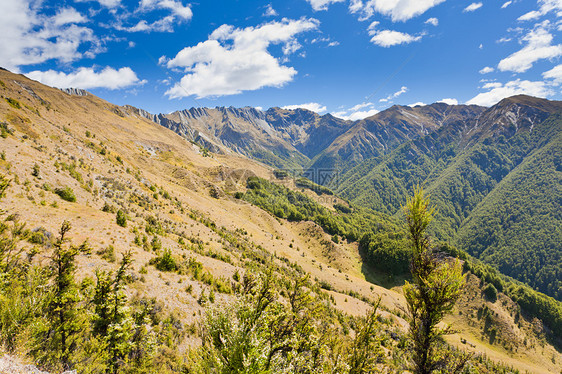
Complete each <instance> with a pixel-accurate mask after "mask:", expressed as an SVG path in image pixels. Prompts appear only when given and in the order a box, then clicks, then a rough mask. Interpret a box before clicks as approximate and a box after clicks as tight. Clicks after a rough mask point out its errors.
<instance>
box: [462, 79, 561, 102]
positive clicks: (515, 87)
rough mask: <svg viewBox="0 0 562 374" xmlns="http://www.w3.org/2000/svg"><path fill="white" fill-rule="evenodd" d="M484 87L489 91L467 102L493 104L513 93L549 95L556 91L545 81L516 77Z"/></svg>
mask: <svg viewBox="0 0 562 374" xmlns="http://www.w3.org/2000/svg"><path fill="white" fill-rule="evenodd" d="M483 88H484V89H489V91H487V92H483V93H479V94H478V95H476V96H475V97H473V98H472V99H470V100H469V101H468V102H467V104H469V105H470V104H475V105H482V106H492V105H494V104H496V103H497V102H499V101H500V100H502V99H505V98H506V97H510V96H513V95H520V94H525V95H531V96H538V97H548V96H550V95H552V94H554V92H553V91H552V89H551V88H550V87H548V85H547V84H546V83H545V82H541V81H535V82H532V81H528V80H520V79H516V80H513V81H510V82H507V83H506V84H502V83H498V82H493V83H487V84H485V85H484V86H483Z"/></svg>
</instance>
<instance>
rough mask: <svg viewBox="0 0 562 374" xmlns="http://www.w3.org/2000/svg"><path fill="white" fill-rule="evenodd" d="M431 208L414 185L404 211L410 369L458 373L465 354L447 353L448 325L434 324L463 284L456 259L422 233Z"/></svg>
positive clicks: (418, 373)
mask: <svg viewBox="0 0 562 374" xmlns="http://www.w3.org/2000/svg"><path fill="white" fill-rule="evenodd" d="M434 212H435V209H434V208H431V207H430V205H429V200H428V199H427V198H426V197H425V195H424V191H423V188H421V187H417V188H415V190H414V196H413V197H411V198H410V199H408V201H407V204H406V207H405V213H406V222H407V226H408V231H409V233H410V240H411V248H412V262H411V272H412V278H413V283H408V282H406V285H405V286H404V296H405V297H406V302H407V304H408V310H409V313H410V316H409V317H410V321H409V322H410V331H409V334H410V338H411V339H412V343H413V361H414V365H413V366H414V367H413V371H414V373H416V374H430V373H433V372H436V371H438V370H439V371H441V372H445V371H447V372H451V373H458V372H460V371H461V370H462V368H463V367H464V364H465V362H466V361H467V360H468V358H469V356H461V357H460V359H459V358H458V357H459V356H458V355H456V356H454V357H453V355H451V354H449V353H450V351H449V350H448V349H447V348H446V346H445V345H444V342H443V339H442V338H443V336H444V335H446V334H449V333H450V328H449V327H447V328H444V329H442V328H439V327H438V326H437V325H438V324H439V322H441V320H442V319H443V317H444V315H445V313H447V312H450V311H451V309H452V308H453V306H454V305H455V302H456V301H457V299H458V297H459V296H460V293H461V290H462V287H463V285H464V278H463V275H462V269H461V265H460V263H459V261H458V260H454V261H453V260H449V259H446V258H442V257H440V255H439V254H438V253H436V251H434V249H433V248H432V244H431V241H430V239H429V237H428V236H427V235H426V229H427V227H428V226H429V224H430V222H431V220H432V218H433V216H434Z"/></svg>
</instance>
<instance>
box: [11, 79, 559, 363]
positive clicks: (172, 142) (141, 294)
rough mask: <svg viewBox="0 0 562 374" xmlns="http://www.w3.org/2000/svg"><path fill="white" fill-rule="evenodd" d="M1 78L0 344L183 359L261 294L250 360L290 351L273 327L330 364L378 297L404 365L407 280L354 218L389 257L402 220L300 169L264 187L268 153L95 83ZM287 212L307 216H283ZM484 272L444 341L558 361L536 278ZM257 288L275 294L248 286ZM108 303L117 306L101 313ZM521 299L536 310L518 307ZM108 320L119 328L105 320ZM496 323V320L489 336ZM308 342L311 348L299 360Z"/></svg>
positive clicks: (386, 334)
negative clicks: (203, 132)
mask: <svg viewBox="0 0 562 374" xmlns="http://www.w3.org/2000/svg"><path fill="white" fill-rule="evenodd" d="M0 81H1V83H0V95H1V96H2V97H1V98H0V99H1V100H0V122H3V123H5V124H4V125H3V126H2V128H3V131H2V137H0V154H1V156H2V157H1V158H0V174H1V175H2V176H4V177H5V179H7V180H9V181H10V182H9V186H8V187H7V189H6V190H5V191H3V192H5V196H3V197H2V199H1V200H0V209H1V213H0V215H1V225H0V226H1V230H0V231H1V233H0V247H1V248H2V257H1V262H2V266H1V268H0V271H1V272H2V276H1V279H2V282H0V300H1V302H0V335H1V336H0V338H1V340H2V346H1V349H2V350H3V351H9V352H11V353H13V354H18V355H20V356H21V357H23V358H25V359H27V360H29V361H35V362H39V363H40V364H41V367H43V368H49V369H51V370H53V371H56V370H60V371H62V370H63V369H66V368H77V369H79V372H81V373H82V372H83V373H86V372H100V371H105V370H107V368H108V367H109V368H112V369H115V367H117V372H135V373H139V372H154V371H155V370H157V371H158V372H163V373H165V372H186V371H187V370H195V369H196V368H197V365H198V363H201V362H203V361H202V360H201V359H200V358H201V357H202V356H201V355H202V354H203V353H204V352H202V351H201V349H203V348H201V347H202V345H201V343H202V341H206V342H209V340H208V339H209V337H210V336H213V335H212V332H213V331H217V330H216V329H215V330H213V326H215V327H216V326H217V324H216V323H215V322H217V321H219V322H220V321H227V322H228V321H230V322H232V321H244V319H243V317H244V315H248V314H247V313H251V312H252V311H255V310H256V308H255V306H256V305H258V304H256V303H255V301H256V299H255V296H256V295H259V294H264V295H266V296H267V300H270V301H268V303H267V307H266V308H265V309H263V310H265V313H264V314H263V315H260V316H263V318H261V317H260V318H258V319H256V320H255V321H258V324H257V325H251V324H250V325H244V326H249V327H252V326H255V327H256V329H254V330H252V331H259V332H260V334H258V335H248V334H245V335H244V334H240V335H235V336H238V337H244V336H250V337H251V338H252V341H253V342H258V343H259V344H256V345H252V347H255V348H256V349H255V350H252V352H255V353H256V356H252V357H257V358H263V357H264V355H265V357H267V356H268V355H269V353H270V352H272V351H271V350H268V349H269V348H270V347H276V346H280V345H282V346H283V347H288V348H283V349H292V347H294V345H291V344H293V343H288V344H284V342H283V341H280V340H271V339H270V340H267V339H266V337H268V336H269V337H276V336H279V337H282V338H283V339H285V338H287V341H288V342H297V343H302V344H305V343H306V344H308V345H306V349H303V351H302V355H300V354H298V355H295V356H294V357H295V360H293V361H285V358H286V357H288V356H284V355H281V354H278V353H275V352H278V351H275V352H274V353H273V354H272V360H274V362H276V365H277V364H279V363H281V364H284V363H287V365H289V364H290V365H296V364H298V363H303V364H306V365H313V366H315V368H319V367H322V368H325V369H326V371H330V370H329V369H330V368H331V367H332V366H330V365H332V364H333V362H334V360H335V358H337V357H339V358H341V361H338V362H349V361H347V360H348V358H349V356H350V347H353V344H355V343H354V342H355V340H354V337H355V336H357V335H358V334H357V332H360V331H362V329H363V326H365V321H366V320H368V318H367V317H368V316H369V311H370V310H371V309H372V307H373V305H374V304H376V302H377V300H378V299H379V298H380V300H381V303H380V306H379V308H378V312H377V314H376V315H374V316H375V317H376V318H375V319H376V324H375V325H374V326H376V329H375V331H374V332H373V334H372V336H375V337H376V339H375V341H374V342H373V347H374V348H376V349H369V350H368V351H369V352H371V353H370V354H372V356H370V357H371V358H373V357H374V358H376V364H377V365H379V366H377V368H378V369H380V370H381V371H383V370H387V371H392V370H394V371H404V370H405V365H406V364H407V363H408V354H409V353H408V352H409V351H408V342H407V340H406V339H405V336H406V335H405V333H406V330H405V327H406V326H407V324H406V322H405V320H404V317H405V303H404V298H403V297H402V295H401V289H400V286H401V283H400V279H398V280H396V279H395V281H394V282H393V284H392V285H390V284H389V283H391V282H388V274H387V273H385V272H383V271H382V270H383V269H380V267H379V268H377V267H376V266H374V267H373V266H368V265H366V262H365V261H363V259H362V255H363V257H365V251H364V248H363V247H362V249H361V250H360V249H359V243H358V242H357V241H356V239H360V238H361V237H362V235H361V234H363V233H364V232H365V231H371V232H372V233H373V234H377V233H379V234H381V235H383V236H384V237H383V238H382V239H381V238H374V239H373V240H369V243H375V244H373V245H372V246H371V248H367V249H368V251H371V252H373V253H374V254H375V257H373V258H387V259H388V260H387V261H391V260H390V259H392V258H393V256H394V253H395V252H396V251H395V250H394V248H393V245H394V244H395V243H396V240H395V239H396V237H395V236H394V235H401V234H400V233H401V232H402V231H403V229H402V228H401V223H400V221H394V220H393V219H389V218H388V217H386V216H385V215H382V214H380V213H374V212H369V211H363V210H362V209H359V208H357V207H355V206H354V205H349V204H347V203H346V202H345V201H343V200H341V199H339V198H338V197H336V196H334V195H331V194H326V191H324V190H321V189H318V188H316V186H314V185H313V184H308V183H304V181H301V182H298V183H296V185H298V187H297V186H296V185H290V186H289V188H288V189H287V188H285V187H282V186H280V185H279V184H281V183H284V182H285V181H282V180H275V181H274V182H275V183H270V182H267V181H266V180H265V179H266V178H270V176H271V175H272V174H273V171H272V170H270V169H268V168H265V167H263V165H261V164H259V163H256V162H253V161H251V160H249V159H247V158H244V157H240V156H237V155H233V154H213V153H209V152H203V151H202V149H201V148H200V147H198V146H196V145H194V144H193V143H191V142H188V141H186V140H185V139H183V138H182V137H180V136H178V135H176V134H175V133H173V132H172V131H169V130H166V129H163V128H162V127H161V126H159V125H157V124H156V123H153V122H150V121H148V120H146V119H145V118H143V117H141V116H137V115H134V114H130V113H127V112H126V111H123V110H122V108H120V107H117V106H114V105H112V104H110V103H107V102H105V101H103V100H100V99H99V98H96V97H95V96H92V95H86V96H80V97H78V96H71V95H68V94H66V93H64V92H61V91H60V90H57V89H53V88H49V87H45V86H42V85H40V84H38V83H37V82H33V81H30V80H28V79H26V78H24V77H22V76H19V75H15V74H11V73H9V72H6V71H0ZM256 177H259V178H261V179H256ZM248 179H249V180H250V181H256V182H257V183H256V187H257V186H259V188H251V187H252V185H251V183H250V184H249V183H248ZM3 180H4V179H3ZM315 190H316V191H319V193H320V195H318V194H317V193H316V192H315ZM237 192H238V194H237ZM235 196H238V197H244V199H245V198H246V197H248V200H250V197H251V198H255V199H256V201H255V204H251V203H249V202H247V201H245V200H244V199H237V198H236V197H235ZM260 196H261V198H262V203H259V201H258V198H259V197H260ZM273 197H275V199H279V204H277V203H275V202H274V200H272V198H273ZM258 205H260V206H258ZM270 207H273V208H274V209H273V210H271V209H270ZM275 208H277V209H275ZM285 208H286V210H285ZM270 212H271V213H270ZM291 212H292V213H293V214H296V213H295V212H299V213H300V214H302V217H299V216H298V214H297V215H296V216H295V217H294V218H295V219H290V220H289V219H288V218H289V215H286V214H287V213H291ZM281 217H286V218H281ZM65 220H67V221H69V222H70V225H71V229H70V231H68V232H66V233H65V239H68V241H67V240H64V241H62V240H61V241H59V240H58V239H59V238H60V229H61V227H63V225H62V224H63V222H64V221H65ZM23 224H25V226H22V225H23ZM363 236H364V235H363ZM344 237H345V239H347V238H349V239H350V240H349V241H348V240H344ZM378 243H382V244H381V245H379V244H378ZM369 246H370V244H369ZM61 253H65V254H68V256H66V255H65V256H62V257H63V258H66V259H67V260H65V261H67V262H66V264H68V265H69V266H68V267H65V269H67V272H65V273H64V274H65V276H64V277H62V278H59V277H57V271H55V270H56V269H57V263H58V262H57V260H56V259H57V258H59V257H60V256H58V254H61ZM128 253H130V257H128V255H127V254H128ZM367 253H368V252H367ZM124 255H126V258H128V260H130V261H131V263H130V264H129V263H128V261H125V262H123V258H124ZM376 256H379V257H376ZM387 263H390V262H387ZM14 264H15V265H14ZM120 268H121V269H122V271H119V269H120ZM473 272H474V273H476V272H477V271H476V270H474V271H473ZM119 274H120V275H119ZM268 274H269V275H268ZM492 278H493V277H490V280H489V281H488V280H485V281H484V282H486V283H483V284H482V286H481V285H480V283H479V281H475V282H476V283H475V285H474V287H473V288H471V289H470V290H471V293H470V294H469V293H467V294H466V298H467V301H468V300H469V301H470V302H469V304H467V305H465V304H460V305H459V307H458V309H456V310H455V311H454V314H453V315H451V317H450V318H451V319H452V322H453V323H454V324H455V326H457V325H460V326H463V328H465V330H464V331H463V332H462V333H461V335H460V336H455V337H451V339H453V338H454V339H453V340H450V341H449V342H450V344H451V345H452V346H454V345H459V348H460V349H462V350H463V351H464V350H472V351H474V349H473V347H472V346H475V347H478V349H476V352H486V354H485V355H482V354H479V353H477V354H476V355H475V356H474V359H473V361H472V363H471V365H472V367H473V371H476V372H482V373H492V372H516V370H521V371H522V370H529V371H531V372H537V373H556V372H557V371H556V370H557V364H558V363H559V362H561V360H562V357H561V355H560V354H559V353H558V352H557V351H556V350H555V349H554V348H553V346H552V344H551V342H550V341H549V339H551V337H552V336H553V333H552V331H554V330H552V329H554V328H555V327H553V326H554V325H553V324H552V323H551V321H550V320H549V319H548V315H555V314H553V313H552V311H553V310H554V309H553V308H552V307H551V306H552V304H550V303H549V302H543V301H544V300H545V299H544V298H543V296H542V295H540V294H538V293H533V292H532V291H530V290H529V291H528V292H527V291H526V292H527V293H526V294H525V295H526V297H525V299H524V300H526V303H527V304H525V305H526V308H527V309H525V308H523V307H521V306H519V304H517V303H515V302H514V301H513V300H512V299H511V298H510V297H509V295H510V294H509V292H508V290H509V289H511V287H505V288H502V289H501V290H500V289H499V287H500V286H499V285H498V286H496V287H498V299H497V300H496V301H492V300H487V299H486V300H484V299H483V294H482V290H483V288H482V287H484V286H485V284H487V283H490V282H491V281H492V280H493V279H492ZM268 279H269V280H268ZM494 279H495V278H494ZM369 280H371V281H377V282H378V283H372V282H369ZM379 280H380V282H379ZM59 281H60V282H59ZM267 282H269V283H267ZM385 282H386V283H385ZM266 283H267V284H270V285H271V286H270V287H268V288H266V289H267V290H268V291H267V292H266V293H260V292H258V290H262V289H264V288H263V287H262V285H263V284H266ZM494 284H496V283H494ZM498 284H499V283H498ZM382 285H386V286H388V287H383V286H382ZM390 286H392V287H393V288H392V289H391V288H390ZM61 290H62V291H63V292H61ZM303 290H304V291H303ZM290 295H298V297H297V298H295V300H296V299H298V300H307V301H306V302H304V303H303V304H302V309H298V308H297V309H290V308H285V306H287V305H289V300H290ZM301 297H302V298H301ZM104 300H105V301H108V300H109V301H110V302H111V303H112V306H113V309H112V310H113V311H114V313H112V314H111V315H110V314H109V313H107V311H108V304H107V303H106V302H104ZM510 300H511V301H510ZM546 300H549V299H546ZM252 301H254V303H252ZM475 303H479V304H480V305H486V306H487V307H488V309H491V310H494V311H495V312H494V313H496V312H497V314H498V315H496V314H493V316H492V314H491V313H488V314H486V315H490V317H489V318H490V319H491V321H492V322H486V321H487V320H488V319H486V317H483V318H479V317H478V311H477V309H474V304H475ZM259 305H263V304H259ZM555 305H556V304H555ZM115 306H117V307H116V308H115ZM62 307H64V308H63V309H64V311H65V312H64V313H65V317H64V318H65V321H69V323H68V324H63V325H64V326H63V327H62V330H61V329H59V328H60V327H61V325H60V324H59V325H57V324H56V320H57V319H56V318H54V317H53V316H54V314H53V312H54V311H56V310H59V309H57V308H62ZM529 307H534V308H535V309H536V310H535V311H534V312H530V311H529V312H527V310H531V309H528V308H529ZM518 308H521V318H520V319H518V320H517V322H516V321H515V320H514V319H513V317H512V315H516V314H515V313H516V311H517V310H519V309H518ZM473 309H474V310H473ZM302 311H304V312H303V313H301V312H302ZM308 311H310V312H311V313H308ZM482 313H483V312H482ZM549 313H550V314H549ZM303 315H304V316H308V315H310V316H312V318H311V319H306V318H305V319H303V318H301V317H302V316H303ZM480 315H481V316H482V315H483V314H480ZM207 316H210V317H213V316H216V317H217V318H207ZM536 317H538V318H540V319H542V320H543V321H544V325H543V324H542V323H541V322H537V321H538V320H536V319H535V318H536ZM108 321H114V322H116V323H115V324H113V326H112V327H111V328H109V325H111V324H109V325H108V324H107V322H108ZM246 321H247V320H246ZM272 321H273V322H274V323H272ZM371 321H373V319H372V318H371ZM289 322H290V323H289ZM292 322H295V323H296V325H298V326H299V329H296V330H291V331H290V333H289V334H288V335H287V334H285V335H280V333H279V329H277V330H274V328H275V327H279V328H281V327H284V326H290V325H291V323H292ZM213 323H215V324H213ZM490 323H492V325H490ZM224 326H233V327H235V328H237V327H236V326H242V325H241V324H235V325H228V324H225V325H224ZM485 326H487V327H486V329H485V331H484V327H485ZM490 326H503V327H502V328H497V336H498V338H496V339H495V340H494V341H493V342H490V339H489V334H490V333H491V330H490V329H489V327H490ZM63 330H64V331H67V332H68V334H69V335H67V336H68V337H71V339H70V340H68V342H69V345H68V347H72V348H73V349H71V350H68V351H67V352H66V353H69V352H70V354H65V355H63V353H64V352H61V350H60V347H61V344H60V340H58V339H60V337H61V336H62V335H61V334H62V333H61V331H63ZM512 330H513V331H516V333H517V334H516V337H517V339H520V341H521V342H523V341H525V342H526V343H527V344H526V345H525V346H524V348H518V351H517V352H516V350H515V348H514V344H510V343H509V342H510V341H511V340H510V339H511V338H513V335H512V334H511V333H510V331H512ZM120 331H121V332H123V333H122V334H121V333H120ZM233 331H234V330H233ZM241 331H242V332H243V331H244V330H241ZM326 331H327V332H329V334H325V333H322V332H326ZM215 336H216V335H215ZM229 336H230V335H229ZM232 336H234V335H232ZM254 338H255V340H254ZM206 339H207V340H206ZM461 339H462V340H461ZM463 341H464V342H465V343H463ZM517 341H519V340H517ZM316 342H317V344H316ZM269 343H271V344H272V345H270V344H269ZM310 343H315V344H313V345H311V344H310ZM283 344H284V345H283ZM469 344H470V345H469ZM484 345H485V346H484ZM229 347H232V346H229ZM303 347H304V346H303ZM521 347H523V346H522V345H521ZM235 351H236V350H234V349H232V350H231V349H228V350H225V352H235ZM297 351H298V350H297ZM380 352H382V353H380ZM316 353H320V355H316V356H314V357H318V358H319V360H320V359H321V361H313V360H311V359H310V357H311V355H315V354H316ZM206 357H207V358H208V357H209V356H206ZM488 357H491V358H492V360H490V359H489V358H488ZM344 358H345V359H344ZM320 365H322V366H320ZM287 367H288V366H287ZM307 367H308V366H307ZM511 367H514V369H512V368H511ZM155 368H157V369H155ZM342 371H343V370H342ZM343 372H345V371H343Z"/></svg>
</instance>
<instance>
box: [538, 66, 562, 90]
mask: <svg viewBox="0 0 562 374" xmlns="http://www.w3.org/2000/svg"><path fill="white" fill-rule="evenodd" d="M542 76H543V77H544V78H545V79H552V80H553V82H552V83H553V84H554V85H560V84H562V64H560V65H556V66H555V67H553V68H552V69H550V70H548V71H545V72H544V73H542Z"/></svg>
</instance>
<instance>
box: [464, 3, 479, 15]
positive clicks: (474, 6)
mask: <svg viewBox="0 0 562 374" xmlns="http://www.w3.org/2000/svg"><path fill="white" fill-rule="evenodd" d="M480 8H482V3H472V4H470V5H469V6H467V7H466V8H464V9H463V12H465V13H466V12H474V11H475V10H477V9H480Z"/></svg>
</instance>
